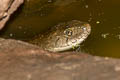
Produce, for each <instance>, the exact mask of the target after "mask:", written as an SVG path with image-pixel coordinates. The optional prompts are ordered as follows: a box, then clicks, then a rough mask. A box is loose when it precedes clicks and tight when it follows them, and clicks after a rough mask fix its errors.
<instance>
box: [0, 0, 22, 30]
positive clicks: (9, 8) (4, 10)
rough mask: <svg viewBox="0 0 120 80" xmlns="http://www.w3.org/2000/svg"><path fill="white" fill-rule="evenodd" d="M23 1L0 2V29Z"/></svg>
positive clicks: (9, 0)
mask: <svg viewBox="0 0 120 80" xmlns="http://www.w3.org/2000/svg"><path fill="white" fill-rule="evenodd" d="M23 1H24V0H1V2H0V29H2V28H3V27H4V25H5V23H6V22H7V21H8V19H9V17H10V15H11V14H12V13H13V12H14V11H16V9H17V8H18V7H19V6H20V5H21V4H22V3H23Z"/></svg>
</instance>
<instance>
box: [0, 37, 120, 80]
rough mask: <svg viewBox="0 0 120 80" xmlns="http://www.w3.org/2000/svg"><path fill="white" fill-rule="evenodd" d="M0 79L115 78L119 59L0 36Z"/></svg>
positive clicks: (106, 79) (117, 75)
mask: <svg viewBox="0 0 120 80" xmlns="http://www.w3.org/2000/svg"><path fill="white" fill-rule="evenodd" d="M0 65H1V66H0V71H1V72H0V80H119V79H120V76H119V75H120V60H119V59H112V58H107V57H106V58H103V57H97V56H90V55H88V54H86V53H76V52H64V53H51V52H47V51H43V50H41V49H40V48H39V47H37V46H34V45H31V44H28V43H25V42H22V41H17V40H12V39H2V38H1V39H0Z"/></svg>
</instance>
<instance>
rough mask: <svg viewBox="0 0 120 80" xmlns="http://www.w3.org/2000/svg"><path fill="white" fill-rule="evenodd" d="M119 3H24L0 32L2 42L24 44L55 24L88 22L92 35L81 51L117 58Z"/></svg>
mask: <svg viewBox="0 0 120 80" xmlns="http://www.w3.org/2000/svg"><path fill="white" fill-rule="evenodd" d="M119 3H120V1H119V0H28V2H27V1H26V2H25V4H24V5H23V6H22V7H21V8H20V9H19V11H17V12H16V13H15V14H14V15H13V16H12V18H11V20H10V21H9V22H8V24H7V26H6V27H5V28H4V29H3V30H2V31H1V36H2V37H5V38H15V39H20V40H28V39H30V38H32V37H33V36H35V35H37V34H40V33H43V32H45V31H47V30H48V29H49V28H50V27H52V26H54V25H56V24H58V23H59V22H63V21H69V20H73V19H77V20H81V21H85V22H89V23H90V24H91V26H92V33H91V35H90V36H89V37H88V39H87V40H86V41H85V42H84V43H83V44H81V51H84V52H88V53H91V54H93V55H100V56H110V57H119V58H120V54H119V53H120V49H119V48H120V22H119V21H120V10H119V8H120V4H119Z"/></svg>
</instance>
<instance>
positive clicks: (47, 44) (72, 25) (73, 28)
mask: <svg viewBox="0 0 120 80" xmlns="http://www.w3.org/2000/svg"><path fill="white" fill-rule="evenodd" d="M90 33H91V26H90V24H89V23H87V22H83V21H79V20H71V21H66V22H61V23H58V24H57V25H55V26H53V27H52V28H51V29H50V30H49V31H47V32H45V33H43V34H42V35H39V36H37V37H34V38H33V39H32V40H30V41H29V42H30V43H32V44H35V45H38V46H39V47H41V48H42V49H44V50H47V51H50V52H61V51H67V50H69V49H72V48H75V47H77V46H78V45H80V44H81V43H82V42H83V41H85V39H86V38H87V37H88V35H89V34H90Z"/></svg>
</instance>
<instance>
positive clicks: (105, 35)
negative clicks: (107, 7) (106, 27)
mask: <svg viewBox="0 0 120 80" xmlns="http://www.w3.org/2000/svg"><path fill="white" fill-rule="evenodd" d="M108 35H109V33H106V34H102V35H101V36H102V37H103V38H106V37H107V36H108Z"/></svg>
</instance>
